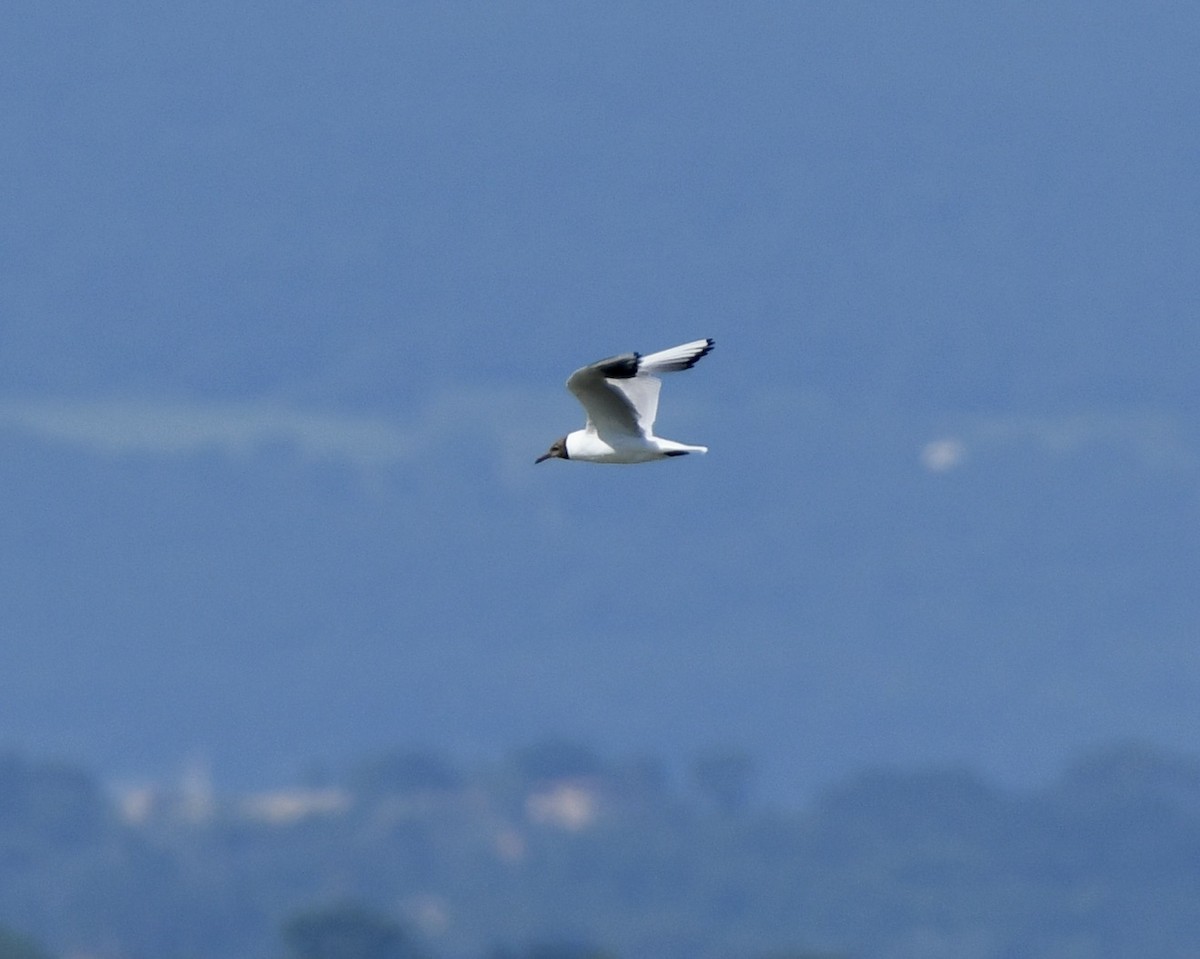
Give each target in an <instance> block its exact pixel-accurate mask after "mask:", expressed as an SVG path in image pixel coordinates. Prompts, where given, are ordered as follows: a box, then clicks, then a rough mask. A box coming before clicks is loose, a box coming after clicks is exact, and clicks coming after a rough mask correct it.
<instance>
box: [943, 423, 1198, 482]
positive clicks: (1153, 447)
mask: <svg viewBox="0 0 1200 959" xmlns="http://www.w3.org/2000/svg"><path fill="white" fill-rule="evenodd" d="M955 432H956V433H957V435H955V436H944V437H940V438H937V439H933V440H930V441H929V442H927V443H925V444H924V446H922V447H921V451H920V461H921V465H922V466H924V467H925V469H927V470H929V471H930V472H933V473H942V472H946V471H948V470H952V469H955V468H957V467H959V466H962V465H963V463H964V462H965V461H966V458H967V453H968V450H970V451H972V452H974V451H984V452H986V451H999V450H1010V449H1021V448H1026V449H1028V448H1030V447H1033V448H1038V449H1041V450H1043V451H1045V452H1046V453H1048V454H1050V455H1051V456H1055V457H1065V458H1069V457H1074V456H1078V455H1080V454H1081V453H1084V452H1085V451H1087V450H1092V449H1097V448H1105V447H1107V448H1109V449H1112V450H1117V451H1121V452H1123V453H1124V454H1126V455H1129V456H1131V457H1133V458H1135V459H1136V460H1138V461H1140V462H1141V463H1142V464H1144V465H1146V466H1148V467H1151V468H1154V469H1165V470H1182V471H1194V470H1195V469H1197V468H1200V454H1198V453H1197V450H1196V444H1195V441H1194V438H1193V437H1192V436H1191V435H1189V431H1188V430H1187V429H1186V428H1185V426H1184V425H1183V423H1182V421H1181V420H1180V419H1179V418H1178V417H1175V416H1171V415H1169V414H1165V413H1155V412H1144V413H1092V414H1075V415H1064V416H987V417H980V418H975V419H972V420H967V421H965V422H963V423H960V424H959V427H958V428H957V429H956V430H955Z"/></svg>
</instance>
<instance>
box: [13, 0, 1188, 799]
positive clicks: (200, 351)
mask: <svg viewBox="0 0 1200 959" xmlns="http://www.w3.org/2000/svg"><path fill="white" fill-rule="evenodd" d="M3 19H4V21H5V24H4V29H3V30H0V34H2V36H3V39H0V45H2V46H0V54H2V59H3V62H4V64H5V66H4V67H3V71H4V72H3V76H4V83H5V89H6V91H7V95H6V97H5V98H4V105H3V108H2V109H3V119H4V123H5V128H6V129H7V130H8V131H10V134H9V135H8V136H6V138H5V142H4V144H3V145H0V178H2V180H3V182H4V183H5V184H6V186H5V188H4V195H5V207H6V214H5V217H4V225H3V228H2V232H0V271H2V272H0V276H2V277H3V282H2V283H0V449H3V451H4V455H3V462H4V466H3V477H4V482H5V488H6V489H8V491H9V501H10V509H9V510H8V511H7V517H6V518H5V519H4V521H3V525H4V528H3V529H0V534H2V535H3V537H4V542H5V543H6V544H7V545H6V546H5V547H4V548H3V567H2V568H0V577H2V579H0V583H2V585H3V594H4V595H6V596H7V597H8V599H7V600H6V601H5V603H4V605H3V607H0V624H2V623H5V622H6V623H7V625H6V626H4V628H3V632H4V633H5V635H6V636H7V637H9V638H7V639H6V640H5V643H6V645H11V653H12V667H11V668H10V669H9V670H7V671H6V675H5V676H4V678H3V679H0V694H3V698H4V699H5V700H6V701H7V703H8V704H9V705H8V711H7V716H3V715H2V714H0V740H5V741H8V742H10V743H12V744H14V745H17V746H20V747H22V748H28V749H33V750H39V751H41V750H45V751H51V752H56V753H60V754H66V755H69V756H78V757H81V758H88V759H91V760H94V761H95V762H96V763H98V764H99V765H101V766H102V767H103V768H104V769H105V770H106V771H108V772H110V773H111V774H112V775H114V776H115V775H125V776H130V775H156V774H160V773H162V771H163V770H169V769H171V768H173V765H172V764H178V763H180V762H182V759H180V758H179V757H182V756H185V755H189V754H195V753H201V754H204V755H208V756H210V757H211V758H212V762H213V765H214V768H215V771H216V774H217V775H218V777H220V776H222V775H225V776H226V777H228V778H229V779H230V780H239V781H244V780H246V779H248V778H252V777H253V776H254V775H256V774H260V773H261V774H262V775H265V776H269V777H270V776H273V777H276V778H278V777H282V776H286V775H288V774H290V773H291V772H293V771H294V770H295V769H296V768H298V767H300V766H302V765H303V764H304V763H305V762H308V761H310V760H314V759H322V758H325V757H335V758H336V757H337V756H340V755H344V754H349V753H353V752H354V751H355V750H366V749H370V748H378V747H380V746H382V745H386V744H389V743H393V742H423V743H429V744H431V745H434V746H437V747H442V748H447V749H451V750H456V751H459V752H461V753H464V754H467V755H472V754H480V753H489V752H496V751H502V750H503V749H505V748H509V747H510V746H512V745H514V744H519V743H521V742H524V741H527V740H528V739H530V738H536V737H539V736H544V735H556V734H561V735H568V736H577V737H580V738H585V739H589V740H591V741H594V742H596V743H598V744H599V745H601V746H603V747H605V748H610V749H614V750H622V751H647V752H659V753H664V754H666V755H668V756H669V757H672V758H675V757H681V756H685V755H686V754H687V753H688V752H689V750H694V749H696V748H699V747H700V746H703V745H704V744H707V743H712V742H732V743H738V744H742V745H745V746H746V747H747V748H749V749H751V750H752V751H754V752H755V753H756V754H758V755H759V756H760V757H761V761H762V763H763V764H764V766H765V767H766V768H767V769H768V771H769V775H770V777H771V781H772V782H773V783H774V785H775V788H777V789H778V790H779V791H781V792H786V791H791V792H795V791H798V790H802V789H805V788H809V787H810V786H812V785H814V784H819V783H821V782H825V781H828V779H829V778H830V777H832V776H834V775H837V774H840V773H841V772H843V771H845V770H848V769H853V768H858V767H860V766H862V765H865V764H871V763H880V762H910V761H935V762H970V763H973V764H975V765H977V766H980V767H982V768H984V769H985V770H987V771H989V772H991V773H993V774H995V775H998V776H1002V777H1004V778H1006V779H1008V780H1013V781H1019V780H1023V779H1024V780H1028V779H1036V777H1037V776H1038V775H1041V774H1043V773H1044V771H1045V770H1046V769H1050V768H1054V767H1055V766H1056V765H1057V763H1058V761H1059V760H1060V759H1061V757H1062V756H1063V755H1064V754H1065V753H1067V752H1069V751H1071V750H1072V749H1076V748H1079V747H1080V746H1084V745H1087V744H1088V743H1090V742H1093V741H1096V740H1099V739H1105V738H1111V737H1114V736H1125V735H1131V736H1147V737H1150V738H1160V739H1164V740H1171V738H1172V736H1174V737H1176V739H1178V736H1179V733H1178V731H1179V730H1186V729H1188V728H1194V722H1195V720H1196V718H1197V717H1196V715H1195V707H1194V705H1193V704H1194V703H1195V702H1196V701H1200V700H1198V699H1197V695H1196V694H1197V692H1200V690H1197V689H1196V688H1195V681H1194V679H1191V678H1189V677H1193V676H1195V675H1200V673H1198V672H1197V671H1196V669H1195V666H1196V663H1195V660H1194V656H1195V654H1194V653H1193V652H1192V646H1193V643H1192V642H1191V638H1192V637H1193V636H1194V634H1195V627H1196V625H1197V613H1198V612H1200V609H1198V605H1197V601H1196V600H1195V599H1194V598H1193V596H1192V593H1193V592H1194V590H1193V589H1192V587H1191V584H1190V580H1191V579H1193V578H1194V577H1191V576H1189V575H1188V574H1189V571H1194V569H1195V568H1196V567H1195V565H1194V564H1195V562H1196V560H1197V558H1198V557H1197V555H1196V554H1197V550H1196V535H1195V534H1196V523H1197V518H1198V517H1197V497H1196V481H1197V477H1198V475H1200V439H1198V437H1197V432H1196V428H1195V425H1194V424H1195V413H1196V405H1197V404H1196V398H1197V392H1196V389H1195V385H1194V380H1195V357H1196V355H1197V348H1198V347H1200V343H1197V336H1198V332H1197V331H1198V329H1200V328H1198V327H1197V325H1196V324H1195V322H1194V307H1195V303H1196V302H1197V299H1198V297H1197V294H1198V293H1200V290H1198V289H1197V287H1198V283H1200V281H1198V279H1197V271H1196V269H1195V264H1196V263H1197V262H1198V256H1197V254H1200V234H1198V231H1197V229H1196V223H1197V222H1200V219H1198V214H1200V208H1198V206H1200V204H1198V200H1200V190H1198V186H1200V176H1198V173H1197V171H1198V170H1200V163H1198V162H1197V160H1198V158H1200V132H1198V130H1197V127H1196V125H1195V124H1194V123H1193V122H1191V121H1192V119H1193V118H1194V116H1195V106H1196V104H1195V93H1194V91H1195V89H1196V81H1197V79H1198V77H1197V68H1196V66H1195V62H1194V60H1195V58H1194V50H1195V42H1196V40H1197V39H1198V37H1197V34H1198V33H1200V14H1197V13H1195V12H1194V11H1193V10H1192V9H1191V8H1190V7H1189V6H1187V5H1184V4H1162V5H1155V6H1153V7H1151V8H1145V9H1143V8H1136V9H1135V8H1132V7H1128V6H1127V5H1124V4H1117V3H1100V4H1096V3H1087V4H1085V3H1078V4H1077V3H1061V4H1053V5H1049V6H1042V5H1032V4H1008V5H997V6H992V7H986V6H979V5H970V6H963V5H954V4H943V3H934V2H919V3H915V4H905V5H894V4H882V3H795V4H739V5H722V4H680V5H675V4H661V5H654V6H652V7H647V6H644V5H638V4H617V5H613V4H603V5H601V4H594V5H593V4H581V5H572V6H569V7H562V6H560V5H555V4H507V5H499V6H495V5H484V4H453V5H447V4H437V5H420V4H418V5H411V6H407V7H405V8H403V9H400V8H396V7H394V6H393V5H390V4H375V3H353V4H347V5H342V6H338V7H327V6H323V5H315V4H313V5H309V4H302V5H295V4H289V5H285V4H277V3H261V4H254V5H250V6H247V5H245V4H233V3H225V4H223V3H217V4H214V5H210V6H208V7H206V8H204V9H203V10H200V9H196V10H185V9H173V8H172V9H167V8H161V7H159V6H158V5H154V4H140V3H120V4H115V5H108V6H106V7H104V8H94V7H90V6H87V5H73V4H68V5H59V6H57V7H55V8H53V9H50V8H46V7H45V6H44V5H38V4H27V3H17V4H15V5H11V6H10V8H9V9H8V12H6V13H5V14H4V15H3ZM698 336H714V337H715V338H716V339H717V341H718V347H717V350H716V352H714V354H713V355H712V357H710V358H708V359H706V361H705V363H704V364H703V365H702V366H701V367H698V368H697V369H696V370H694V371H692V372H690V373H688V374H687V375H686V376H684V377H678V378H676V379H675V380H673V381H672V382H671V383H670V388H669V390H668V391H665V396H664V403H663V409H662V414H661V425H662V427H663V431H664V433H665V435H669V436H672V437H678V438H680V439H682V440H686V441H694V442H700V443H705V444H707V445H709V446H710V447H711V448H712V450H713V452H712V454H710V455H709V456H708V457H706V458H704V459H703V460H698V461H694V462H692V461H689V462H682V463H668V464H658V465H655V466H650V467H646V468H645V469H644V470H636V471H619V470H618V471H611V470H588V469H586V468H585V467H579V468H572V467H573V466H576V465H577V464H562V463H551V464H546V465H543V466H542V467H539V468H538V469H537V470H534V469H533V467H532V459H533V457H534V456H536V455H537V454H538V453H540V452H541V451H542V450H543V449H544V448H545V446H546V444H547V443H548V442H549V441H550V440H551V439H553V438H554V437H555V436H558V435H561V434H562V433H563V432H565V431H566V430H567V429H570V428H573V427H574V426H575V425H577V422H578V421H579V419H580V413H579V410H578V409H577V407H576V406H575V404H574V400H573V399H572V397H571V396H570V395H569V394H567V393H566V391H565V390H563V388H562V382H563V380H564V379H565V376H566V375H567V373H569V372H570V371H571V369H573V368H574V367H575V366H576V365H579V364H581V363H583V362H587V361H590V360H593V359H596V358H598V357H600V356H604V355H608V354H611V353H614V352H619V351H622V350H626V349H641V350H643V351H648V350H654V349H660V348H663V347H666V346H669V345H672V344H674V343H677V342H682V341H684V340H688V339H692V338H695V337H698ZM1189 724H1190V725H1189ZM1172 731H1174V732H1172Z"/></svg>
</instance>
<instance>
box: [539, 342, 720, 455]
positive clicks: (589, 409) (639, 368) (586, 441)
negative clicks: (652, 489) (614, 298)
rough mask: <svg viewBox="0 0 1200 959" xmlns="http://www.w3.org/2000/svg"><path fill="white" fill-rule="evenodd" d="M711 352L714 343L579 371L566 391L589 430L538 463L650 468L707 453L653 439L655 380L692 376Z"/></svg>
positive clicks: (614, 359) (625, 356)
mask: <svg viewBox="0 0 1200 959" xmlns="http://www.w3.org/2000/svg"><path fill="white" fill-rule="evenodd" d="M712 348H713V341H712V340H711V339H705V340H693V341H692V342H691V343H684V344H683V345H682V346H673V347H671V348H670V349H669V350H660V351H659V352H658V353H651V354H650V355H649V356H642V354H641V353H622V354H621V355H620V356H610V357H609V358H608V359H606V360H599V361H598V362H596V363H592V364H590V365H588V366H585V367H583V368H582V369H578V370H576V371H575V372H574V373H572V374H571V376H570V378H569V379H568V380H567V389H569V390H570V391H571V392H572V393H574V394H575V397H576V399H578V400H579V402H580V403H582V404H583V408H584V411H585V412H586V413H587V425H586V426H584V428H583V429H581V430H575V432H573V433H568V434H567V435H566V436H564V437H562V438H561V439H557V440H555V441H554V442H553V444H551V446H550V449H549V450H548V451H547V452H546V453H544V454H542V455H541V456H539V457H538V458H537V460H536V461H535V462H538V463H540V462H542V461H543V460H548V459H563V460H583V461H584V462H587V463H648V462H650V460H661V459H666V458H667V457H668V456H685V455H686V454H688V453H707V452H708V447H707V446H688V445H687V444H686V443H676V442H675V441H674V440H664V439H661V438H660V437H657V436H655V435H654V417H655V415H656V414H657V413H658V390H659V387H660V386H662V381H661V380H659V378H658V377H657V376H655V375H654V374H655V373H675V372H678V371H679V370H690V369H691V368H692V367H693V366H695V365H696V363H697V362H698V361H699V359H700V357H702V356H705V355H707V354H708V352H709V351H710V350H711V349H712Z"/></svg>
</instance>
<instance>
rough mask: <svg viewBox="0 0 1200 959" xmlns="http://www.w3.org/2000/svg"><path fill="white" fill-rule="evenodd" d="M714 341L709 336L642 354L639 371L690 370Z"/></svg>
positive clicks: (709, 351)
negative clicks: (667, 348)
mask: <svg viewBox="0 0 1200 959" xmlns="http://www.w3.org/2000/svg"><path fill="white" fill-rule="evenodd" d="M715 345H716V341H715V340H713V339H712V338H711V337H709V338H708V339H705V340H692V342H691V343H684V344H683V345H682V346H672V347H671V348H670V349H669V350H659V351H658V352H657V353H651V354H649V355H648V356H643V357H642V358H641V361H640V362H639V363H638V372H639V373H678V372H679V371H680V370H690V369H691V368H692V367H693V366H695V365H696V364H697V363H699V362H700V359H701V357H704V356H708V354H709V353H711V352H712V348H713V346H715Z"/></svg>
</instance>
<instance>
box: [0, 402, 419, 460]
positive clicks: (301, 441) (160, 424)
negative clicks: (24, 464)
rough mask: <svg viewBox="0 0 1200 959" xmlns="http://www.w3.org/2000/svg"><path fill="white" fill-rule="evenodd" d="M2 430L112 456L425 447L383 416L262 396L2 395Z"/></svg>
mask: <svg viewBox="0 0 1200 959" xmlns="http://www.w3.org/2000/svg"><path fill="white" fill-rule="evenodd" d="M0 428H2V429H5V430H10V431H11V430H17V431H20V432H23V433H27V434H31V435H33V436H36V437H38V438H40V439H42V440H50V441H55V442H59V443H64V444H69V445H73V446H81V447H84V448H86V449H89V450H92V451H94V452H98V453H103V454H109V455H121V454H126V453H157V454H163V455H179V454H189V453H197V452H205V451H214V452H218V453H223V454H226V455H231V456H245V455H250V454H253V453H255V452H257V451H259V450H261V449H262V448H264V447H269V446H279V445H282V446H287V447H291V448H293V449H295V450H296V451H297V452H298V453H299V454H300V455H302V456H306V457H309V458H312V459H320V460H333V461H340V462H346V463H350V464H352V465H356V466H364V467H369V466H381V465H387V464H389V463H394V462H397V461H400V460H404V459H407V458H409V457H411V456H412V455H413V453H414V451H415V449H416V448H417V446H418V445H419V443H418V441H417V438H416V437H414V436H413V435H410V434H408V433H407V432H405V431H404V430H402V429H400V428H399V427H398V426H396V424H394V423H392V422H390V421H389V420H387V419H384V418H382V417H371V416H356V415H349V414H337V413H314V412H305V411H301V410H295V409H290V408H288V407H284V406H280V405H278V404H273V403H269V402H261V401H260V402H250V403H242V404H238V403H221V404H209V405H204V404H194V403H167V402H158V401H151V400H30V401H11V400H10V401H0Z"/></svg>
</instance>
